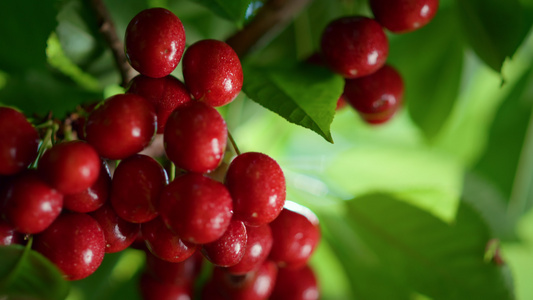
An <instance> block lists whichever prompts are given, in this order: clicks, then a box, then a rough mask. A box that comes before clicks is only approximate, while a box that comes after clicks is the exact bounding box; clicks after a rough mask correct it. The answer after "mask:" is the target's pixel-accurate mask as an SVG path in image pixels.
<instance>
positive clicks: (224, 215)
mask: <svg viewBox="0 0 533 300" xmlns="http://www.w3.org/2000/svg"><path fill="white" fill-rule="evenodd" d="M231 211H232V201H231V197H230V195H229V192H228V190H227V189H226V187H225V186H224V185H223V184H222V183H220V182H218V181H215V180H213V179H211V178H208V177H205V176H202V175H200V174H195V173H187V174H185V175H182V176H180V177H178V178H176V179H175V180H174V181H173V182H171V183H170V184H169V185H167V186H166V187H165V188H164V189H163V192H162V193H161V197H160V199H159V213H160V215H161V217H162V218H163V220H164V221H165V223H166V224H167V226H169V227H170V228H171V229H172V230H173V231H174V232H176V233H177V234H178V235H179V236H180V237H181V238H182V239H183V240H185V241H188V242H191V243H195V244H206V243H210V242H213V241H215V240H217V239H219V238H220V237H222V235H224V232H225V231H226V229H227V228H228V226H229V224H230V221H231V217H232V212H231Z"/></svg>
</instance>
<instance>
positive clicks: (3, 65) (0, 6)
mask: <svg viewBox="0 0 533 300" xmlns="http://www.w3.org/2000/svg"><path fill="white" fill-rule="evenodd" d="M56 2H57V1H54V0H43V1H0V36H1V37H2V46H1V47H0V70H3V71H6V72H9V73H15V72H20V71H23V70H25V69H28V68H30V67H34V66H44V65H45V63H46V54H45V48H46V40H47V39H48V36H49V35H50V33H52V31H53V30H54V28H55V27H56V24H57V21H56V13H57V11H56V8H55V6H56Z"/></svg>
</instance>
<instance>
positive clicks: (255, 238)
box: [227, 224, 272, 275]
mask: <svg viewBox="0 0 533 300" xmlns="http://www.w3.org/2000/svg"><path fill="white" fill-rule="evenodd" d="M246 234H247V235H248V240H247V242H246V248H245V250H244V256H243V257H242V259H241V261H240V262H239V263H238V264H236V265H234V266H231V267H229V268H227V270H228V272H230V273H231V274H234V275H243V274H246V273H248V272H251V271H253V270H256V269H257V268H259V266H260V265H261V264H262V263H263V262H264V261H265V260H266V258H267V256H268V254H269V253H270V249H272V230H271V229H270V226H269V225H268V224H264V225H261V226H259V227H252V226H246Z"/></svg>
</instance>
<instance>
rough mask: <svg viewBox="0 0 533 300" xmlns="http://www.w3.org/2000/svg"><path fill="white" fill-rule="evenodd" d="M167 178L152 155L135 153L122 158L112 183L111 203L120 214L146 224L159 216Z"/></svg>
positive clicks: (131, 220)
mask: <svg viewBox="0 0 533 300" xmlns="http://www.w3.org/2000/svg"><path fill="white" fill-rule="evenodd" d="M167 181H168V178H167V174H166V172H165V170H164V169H163V167H162V166H161V165H160V164H159V163H158V162H157V161H156V160H155V159H153V158H151V157H150V156H146V155H142V154H136V155H133V156H131V157H128V158H126V159H125V160H123V161H121V162H120V164H119V165H118V167H117V169H116V170H115V173H114V174H113V181H112V186H111V199H110V200H111V205H112V206H113V209H114V210H115V212H116V213H117V215H118V216H119V217H121V218H122V219H124V220H126V221H128V222H132V223H144V222H148V221H150V220H153V219H154V218H155V217H156V216H157V201H158V198H159V194H160V193H161V191H162V189H163V187H164V186H165V185H166V184H167Z"/></svg>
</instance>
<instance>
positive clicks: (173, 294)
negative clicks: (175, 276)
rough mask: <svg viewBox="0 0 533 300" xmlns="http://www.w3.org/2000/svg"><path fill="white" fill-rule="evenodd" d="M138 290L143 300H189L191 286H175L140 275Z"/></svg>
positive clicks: (146, 275) (147, 275)
mask: <svg viewBox="0 0 533 300" xmlns="http://www.w3.org/2000/svg"><path fill="white" fill-rule="evenodd" d="M139 289H140V291H141V296H142V299H143V300H190V299H193V297H192V286H191V285H176V284H170V283H166V282H161V281H158V280H157V279H155V278H153V277H151V276H150V275H149V274H146V273H144V274H143V275H141V280H140V282H139Z"/></svg>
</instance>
